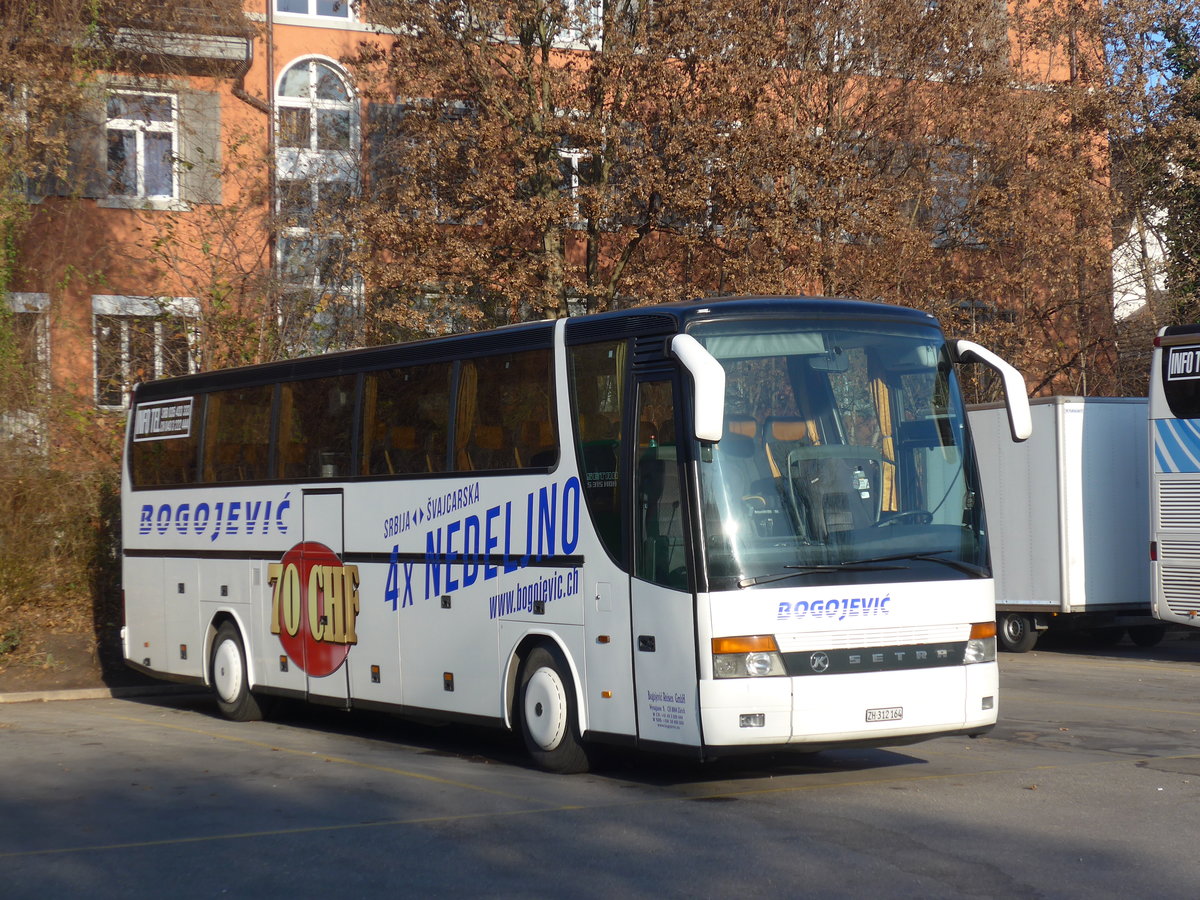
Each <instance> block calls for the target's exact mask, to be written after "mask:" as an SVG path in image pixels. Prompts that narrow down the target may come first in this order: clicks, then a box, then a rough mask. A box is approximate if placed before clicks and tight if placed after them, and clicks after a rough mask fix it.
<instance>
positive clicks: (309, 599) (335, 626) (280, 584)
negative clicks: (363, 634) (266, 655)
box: [269, 541, 358, 678]
mask: <svg viewBox="0 0 1200 900" xmlns="http://www.w3.org/2000/svg"><path fill="white" fill-rule="evenodd" d="M269 580H270V582H271V586H272V600H271V631H272V632H273V633H275V634H277V635H279V642H280V644H282V645H283V649H284V650H285V651H286V652H287V655H288V659H290V660H291V661H292V662H293V663H295V664H296V665H297V666H299V667H300V669H301V671H303V672H306V673H307V674H308V675H310V676H312V677H314V678H323V677H324V676H326V675H330V674H332V673H334V672H336V671H337V670H338V669H339V668H341V665H342V663H344V662H345V661H346V656H347V655H348V654H349V653H350V648H351V646H353V645H354V644H356V643H358V635H357V633H356V631H355V625H356V621H357V619H358V566H346V565H343V564H342V560H341V559H340V558H339V557H338V555H337V554H336V553H334V552H333V551H332V550H330V549H329V548H328V547H326V546H325V545H324V544H318V543H317V542H315V541H306V542H304V543H302V544H297V545H296V546H295V547H293V548H292V549H291V550H289V551H288V552H287V553H285V554H284V556H283V559H282V560H281V561H280V562H277V563H272V564H271V565H270V567H269Z"/></svg>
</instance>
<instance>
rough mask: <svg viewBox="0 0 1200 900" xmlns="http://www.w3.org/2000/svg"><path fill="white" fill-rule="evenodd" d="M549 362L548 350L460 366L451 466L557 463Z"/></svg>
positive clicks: (488, 467)
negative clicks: (453, 461) (452, 464)
mask: <svg viewBox="0 0 1200 900" xmlns="http://www.w3.org/2000/svg"><path fill="white" fill-rule="evenodd" d="M552 362H553V355H552V353H551V351H550V349H549V348H547V349H545V350H525V351H521V352H519V353H504V354H500V355H497V356H485V357H480V358H478V359H472V360H468V361H466V362H464V363H463V364H462V366H461V369H460V373H459V383H458V401H457V407H456V412H455V415H456V421H455V425H454V448H455V449H454V460H455V467H456V468H458V469H460V470H462V471H468V472H481V471H482V472H486V471H496V470H503V469H521V468H527V467H532V466H550V465H553V464H554V462H556V461H557V459H558V452H557V438H556V436H555V431H554V416H553V410H554V391H553V389H552V387H551V386H552V385H553V383H554V371H553V369H552V367H551V366H552Z"/></svg>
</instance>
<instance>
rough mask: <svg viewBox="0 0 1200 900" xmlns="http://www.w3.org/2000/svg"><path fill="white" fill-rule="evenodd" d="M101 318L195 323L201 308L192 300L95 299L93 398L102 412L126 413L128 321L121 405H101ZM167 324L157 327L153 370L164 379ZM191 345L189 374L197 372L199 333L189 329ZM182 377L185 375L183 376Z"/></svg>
mask: <svg viewBox="0 0 1200 900" xmlns="http://www.w3.org/2000/svg"><path fill="white" fill-rule="evenodd" d="M99 316H118V317H122V319H123V320H128V319H132V318H152V319H156V320H161V319H162V318H163V317H164V316H175V317H177V318H181V319H186V320H189V321H191V322H195V321H196V320H198V319H199V317H200V304H199V303H198V302H197V301H196V299H195V298H192V297H126V296H119V295H113V294H97V295H95V296H93V297H92V386H93V387H92V396H93V399H94V400H95V403H96V406H97V407H98V408H99V409H126V408H127V407H128V406H129V394H130V391H131V390H132V389H133V379H132V373H131V371H130V364H131V360H130V356H129V329H128V324H127V321H122V329H121V375H122V377H123V379H124V380H123V383H122V401H121V403H120V405H114V404H105V403H101V402H100V399H101V398H100V342H99V340H98V339H97V336H96V319H97V317H99ZM164 324H165V323H164V322H162V321H156V322H155V324H154V370H155V377H161V375H160V373H161V372H162V371H163V365H164V357H163V326H164ZM185 334H186V335H187V342H188V360H187V371H188V372H195V371H196V358H195V351H194V348H195V344H196V330H195V328H194V327H188V328H187V329H186V331H185ZM181 374H182V373H181Z"/></svg>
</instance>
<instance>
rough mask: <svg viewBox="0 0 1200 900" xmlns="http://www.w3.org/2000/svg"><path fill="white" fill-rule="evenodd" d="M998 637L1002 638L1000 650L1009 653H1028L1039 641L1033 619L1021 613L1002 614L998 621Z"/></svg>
mask: <svg viewBox="0 0 1200 900" xmlns="http://www.w3.org/2000/svg"><path fill="white" fill-rule="evenodd" d="M996 636H997V637H998V638H1000V648H1001V649H1002V650H1007V651H1008V652H1009V653H1028V652H1029V651H1030V650H1032V649H1033V647H1034V645H1035V644H1036V643H1037V639H1038V633H1037V629H1035V628H1034V627H1033V619H1032V618H1030V617H1029V616H1024V615H1021V613H1001V614H1000V617H999V619H997V621H996Z"/></svg>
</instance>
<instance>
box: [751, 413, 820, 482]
mask: <svg viewBox="0 0 1200 900" xmlns="http://www.w3.org/2000/svg"><path fill="white" fill-rule="evenodd" d="M812 443H813V440H812V438H811V431H810V429H809V423H808V420H807V419H805V418H804V417H802V416H771V417H770V418H768V419H767V421H766V422H764V423H763V450H764V452H765V453H766V457H767V465H768V466H769V467H770V472H771V476H772V477H773V478H780V477H782V476H783V472H784V468H785V467H786V466H787V458H788V454H789V453H790V452H791V451H792V449H794V448H795V447H798V446H801V445H805V444H812Z"/></svg>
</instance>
